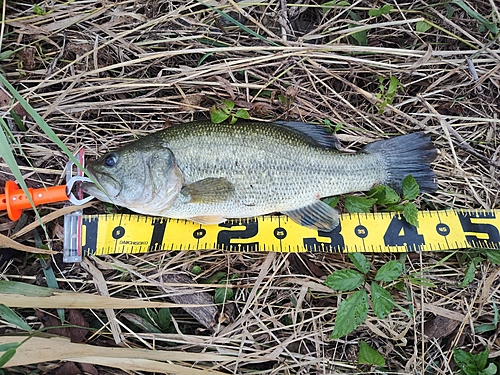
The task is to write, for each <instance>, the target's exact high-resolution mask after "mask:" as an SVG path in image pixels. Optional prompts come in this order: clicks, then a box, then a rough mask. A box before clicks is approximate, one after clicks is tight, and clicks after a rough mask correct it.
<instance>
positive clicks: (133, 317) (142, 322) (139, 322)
mask: <svg viewBox="0 0 500 375" xmlns="http://www.w3.org/2000/svg"><path fill="white" fill-rule="evenodd" d="M139 310H143V311H145V310H146V309H137V310H136V312H137V314H135V313H128V312H125V313H122V314H121V317H122V318H125V319H127V320H128V321H129V322H130V323H132V324H133V325H134V326H136V327H137V328H139V329H140V330H141V331H143V332H148V333H162V332H161V330H160V329H158V328H157V327H156V326H155V324H153V322H152V321H151V317H149V316H142V313H141V315H139V313H140V311H139Z"/></svg>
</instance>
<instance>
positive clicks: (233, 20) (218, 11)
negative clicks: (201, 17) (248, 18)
mask: <svg viewBox="0 0 500 375" xmlns="http://www.w3.org/2000/svg"><path fill="white" fill-rule="evenodd" d="M198 2H199V3H200V4H202V5H204V6H206V7H207V8H210V9H212V10H214V11H216V12H217V13H218V14H219V15H220V16H222V17H223V18H225V19H226V20H228V21H229V22H231V23H232V24H234V25H236V26H238V27H239V28H240V29H242V30H243V31H245V32H247V33H249V34H250V35H253V36H254V37H256V38H259V39H260V40H262V41H263V42H266V43H268V44H270V45H272V46H276V47H279V46H280V45H279V44H278V43H275V42H273V41H271V40H267V38H265V37H263V36H262V35H260V34H258V33H256V32H255V31H253V30H251V29H249V28H248V27H246V26H245V25H243V24H242V23H241V22H239V21H237V20H235V19H234V18H233V17H231V16H230V15H229V14H227V13H224V12H222V11H220V10H219V9H217V8H214V7H213V6H211V5H208V4H205V3H204V2H203V1H200V0H198Z"/></svg>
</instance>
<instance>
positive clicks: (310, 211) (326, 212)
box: [283, 200, 339, 232]
mask: <svg viewBox="0 0 500 375" xmlns="http://www.w3.org/2000/svg"><path fill="white" fill-rule="evenodd" d="M283 213H284V214H285V215H286V216H288V217H289V218H290V219H292V220H293V221H295V222H296V223H297V224H300V225H302V226H304V227H307V228H311V229H316V230H322V231H326V232H330V231H332V230H334V229H335V228H336V227H337V226H338V225H339V213H338V212H337V211H336V210H335V209H334V208H332V207H330V206H329V205H327V204H326V203H324V202H322V201H319V200H318V201H316V202H314V203H312V204H309V205H307V206H304V207H300V208H297V209H294V210H290V211H283Z"/></svg>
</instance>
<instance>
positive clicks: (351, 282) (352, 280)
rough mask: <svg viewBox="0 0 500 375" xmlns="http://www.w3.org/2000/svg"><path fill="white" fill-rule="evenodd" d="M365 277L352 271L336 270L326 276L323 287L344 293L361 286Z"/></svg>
mask: <svg viewBox="0 0 500 375" xmlns="http://www.w3.org/2000/svg"><path fill="white" fill-rule="evenodd" d="M364 281H365V277H364V276H363V275H362V274H360V273H359V272H357V271H354V270H337V271H334V272H333V273H332V274H330V275H328V277H327V278H326V280H325V285H326V286H327V287H329V288H332V289H333V290H338V291H339V292H345V291H349V290H354V289H356V288H359V287H360V286H361V285H363V282H364Z"/></svg>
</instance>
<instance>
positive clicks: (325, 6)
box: [320, 0, 349, 15]
mask: <svg viewBox="0 0 500 375" xmlns="http://www.w3.org/2000/svg"><path fill="white" fill-rule="evenodd" d="M336 6H338V7H347V6H349V2H348V1H337V0H332V1H328V2H326V3H323V4H321V5H320V7H321V12H322V13H323V15H325V14H326V12H328V11H329V10H330V9H332V8H334V7H336Z"/></svg>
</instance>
